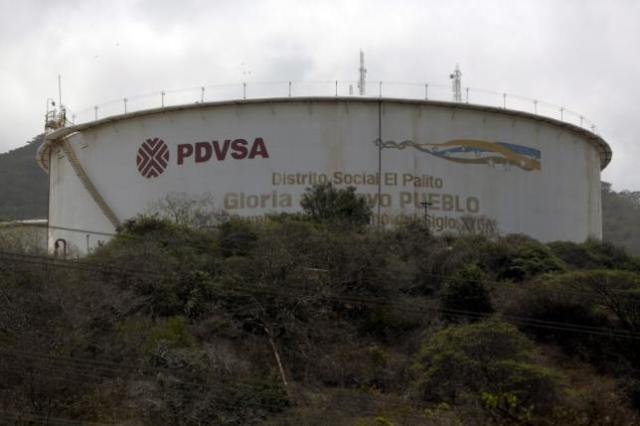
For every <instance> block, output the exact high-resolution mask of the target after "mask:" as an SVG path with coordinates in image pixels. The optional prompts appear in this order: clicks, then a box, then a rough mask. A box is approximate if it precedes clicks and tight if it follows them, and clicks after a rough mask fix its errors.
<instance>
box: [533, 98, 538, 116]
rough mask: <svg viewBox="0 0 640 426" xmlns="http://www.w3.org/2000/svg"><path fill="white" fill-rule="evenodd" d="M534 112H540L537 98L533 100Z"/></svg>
mask: <svg viewBox="0 0 640 426" xmlns="http://www.w3.org/2000/svg"><path fill="white" fill-rule="evenodd" d="M533 112H534V113H535V114H538V101H537V100H535V99H534V100H533Z"/></svg>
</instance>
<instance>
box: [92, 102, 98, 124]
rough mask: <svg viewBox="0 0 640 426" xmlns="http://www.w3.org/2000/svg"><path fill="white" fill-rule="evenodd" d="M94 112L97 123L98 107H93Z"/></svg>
mask: <svg viewBox="0 0 640 426" xmlns="http://www.w3.org/2000/svg"><path fill="white" fill-rule="evenodd" d="M93 112H94V117H95V120H96V121H97V120H98V106H97V105H96V106H94V107H93Z"/></svg>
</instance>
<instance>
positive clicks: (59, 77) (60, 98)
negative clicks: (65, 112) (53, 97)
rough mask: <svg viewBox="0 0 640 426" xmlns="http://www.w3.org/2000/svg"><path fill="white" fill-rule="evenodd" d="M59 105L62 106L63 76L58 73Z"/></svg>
mask: <svg viewBox="0 0 640 426" xmlns="http://www.w3.org/2000/svg"><path fill="white" fill-rule="evenodd" d="M58 106H60V107H62V76H61V75H60V74H58Z"/></svg>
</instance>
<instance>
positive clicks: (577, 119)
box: [67, 80, 596, 133]
mask: <svg viewBox="0 0 640 426" xmlns="http://www.w3.org/2000/svg"><path fill="white" fill-rule="evenodd" d="M286 97H291V98H306V97H354V98H362V97H364V98H375V97H379V98H394V99H408V100H428V101H442V102H457V103H462V104H472V105H478V106H488V107H494V108H502V109H508V110H513V111H522V112H526V113H530V114H535V115H539V116H541V117H548V118H553V119H555V120H559V121H563V122H566V123H570V124H574V125H576V126H579V127H582V128H584V129H587V130H589V131H591V132H593V133H596V126H595V124H594V123H593V122H592V121H591V120H589V119H587V118H586V117H585V116H584V115H582V114H580V113H577V112H575V111H572V110H570V109H567V108H565V107H563V106H560V105H555V104H551V103H548V102H543V101H540V100H538V99H533V98H529V97H526V96H520V95H513V94H509V93H501V92H496V91H491V90H485V89H476V88H470V87H465V88H462V97H461V100H460V101H454V100H453V95H452V90H451V86H450V85H441V84H427V83H403V82H391V81H390V82H387V81H375V82H374V81H368V82H367V89H366V95H361V94H360V90H359V88H358V82H357V81H348V80H333V81H305V82H298V81H280V82H263V83H257V82H256V83H254V82H243V83H237V84H223V85H212V86H200V87H192V88H188V89H178V90H161V91H158V92H154V93H147V94H144V95H137V96H131V97H126V98H121V99H116V100H112V101H109V102H105V103H102V104H99V105H94V106H92V107H90V108H86V109H83V110H80V111H78V112H77V113H73V112H71V110H69V112H70V115H71V117H69V114H68V115H67V117H68V118H70V119H71V124H83V123H88V122H91V121H96V120H99V119H102V118H107V117H112V116H117V115H122V114H127V113H132V112H136V111H143V110H147V109H155V108H163V107H172V106H180V105H189V104H198V103H206V102H216V101H231V100H243V99H264V98H286Z"/></svg>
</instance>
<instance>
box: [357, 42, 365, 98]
mask: <svg viewBox="0 0 640 426" xmlns="http://www.w3.org/2000/svg"><path fill="white" fill-rule="evenodd" d="M358 71H360V79H359V81H358V89H360V96H364V95H365V94H366V81H365V79H366V77H367V69H366V68H365V67H364V52H363V51H362V50H360V69H359V70H358Z"/></svg>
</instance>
